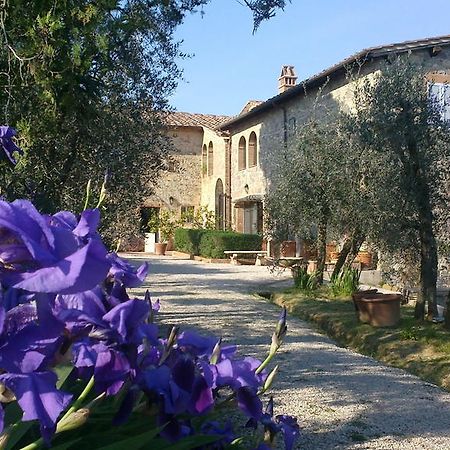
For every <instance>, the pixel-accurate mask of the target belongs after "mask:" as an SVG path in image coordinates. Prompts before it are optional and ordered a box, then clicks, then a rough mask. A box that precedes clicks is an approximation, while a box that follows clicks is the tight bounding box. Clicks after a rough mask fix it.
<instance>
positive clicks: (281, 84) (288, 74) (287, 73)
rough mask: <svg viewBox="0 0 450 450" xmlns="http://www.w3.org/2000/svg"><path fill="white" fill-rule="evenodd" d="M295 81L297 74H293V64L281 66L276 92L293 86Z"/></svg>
mask: <svg viewBox="0 0 450 450" xmlns="http://www.w3.org/2000/svg"><path fill="white" fill-rule="evenodd" d="M296 81H297V76H296V75H295V71H294V66H283V67H282V68H281V75H280V78H278V93H279V94H281V93H282V92H285V91H287V90H288V89H290V88H291V87H294V86H295V83H296Z"/></svg>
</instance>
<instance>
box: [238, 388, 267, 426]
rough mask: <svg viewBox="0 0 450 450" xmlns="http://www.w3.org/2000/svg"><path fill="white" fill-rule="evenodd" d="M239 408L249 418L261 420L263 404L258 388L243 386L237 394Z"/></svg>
mask: <svg viewBox="0 0 450 450" xmlns="http://www.w3.org/2000/svg"><path fill="white" fill-rule="evenodd" d="M236 398H237V402H238V406H239V408H240V409H241V410H242V411H243V412H244V413H245V414H246V415H247V416H249V417H251V418H253V419H255V420H259V419H260V418H261V416H262V407H263V405H262V402H261V399H260V398H259V397H258V394H257V390H256V388H253V387H250V386H243V387H240V388H239V389H238V390H237V394H236Z"/></svg>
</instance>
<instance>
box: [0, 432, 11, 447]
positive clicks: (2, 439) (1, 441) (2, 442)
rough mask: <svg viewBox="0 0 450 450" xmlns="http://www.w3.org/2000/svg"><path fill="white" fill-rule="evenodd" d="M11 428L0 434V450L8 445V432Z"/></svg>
mask: <svg viewBox="0 0 450 450" xmlns="http://www.w3.org/2000/svg"><path fill="white" fill-rule="evenodd" d="M10 429H11V427H8V429H7V430H5V431H4V432H3V433H2V434H0V450H4V449H5V448H6V447H7V445H8V439H9V431H10Z"/></svg>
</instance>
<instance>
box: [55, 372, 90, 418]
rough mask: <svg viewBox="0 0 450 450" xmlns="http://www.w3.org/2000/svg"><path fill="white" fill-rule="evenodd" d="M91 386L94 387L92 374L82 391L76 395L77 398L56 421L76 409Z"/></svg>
mask: <svg viewBox="0 0 450 450" xmlns="http://www.w3.org/2000/svg"><path fill="white" fill-rule="evenodd" d="M93 387H94V376H92V377H91V379H90V380H89V382H88V384H87V385H86V386H85V388H84V389H83V392H82V393H81V394H80V395H79V396H78V398H77V399H76V400H75V401H74V402H73V405H72V406H71V407H70V408H69V409H68V410H67V411H66V413H65V414H64V415H63V416H62V417H61V419H59V421H58V422H60V421H61V420H64V419H66V418H67V417H69V416H70V415H71V414H72V413H73V412H74V411H76V410H77V409H78V408H79V407H80V406H81V405H82V404H83V402H84V400H85V399H86V397H87V395H88V394H89V392H90V391H91V389H92V388H93Z"/></svg>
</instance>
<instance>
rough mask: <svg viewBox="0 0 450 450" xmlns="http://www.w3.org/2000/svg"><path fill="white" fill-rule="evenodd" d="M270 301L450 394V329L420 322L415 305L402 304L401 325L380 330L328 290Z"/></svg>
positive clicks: (345, 343)
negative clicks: (416, 316) (415, 311)
mask: <svg viewBox="0 0 450 450" xmlns="http://www.w3.org/2000/svg"><path fill="white" fill-rule="evenodd" d="M271 301H273V302H274V303H276V304H278V305H280V306H281V305H284V306H286V307H287V309H288V311H289V312H290V313H291V314H293V315H295V316H297V317H300V318H301V319H304V320H307V321H309V322H313V323H314V324H316V326H317V327H318V328H319V330H321V331H323V332H325V333H326V334H327V335H328V336H330V337H332V338H333V339H335V340H336V341H337V342H338V343H339V344H340V345H342V346H344V347H349V348H351V349H353V350H356V351H357V352H359V353H362V354H364V355H368V356H372V357H373V358H375V359H378V360H379V361H382V362H384V363H386V364H388V365H391V366H394V367H399V368H401V369H405V370H407V371H409V372H411V373H413V374H415V375H417V376H419V377H420V378H422V379H423V380H426V381H430V382H431V383H434V384H437V385H438V386H441V387H443V388H444V389H447V390H450V331H448V330H446V329H444V327H443V325H442V324H432V323H429V322H423V323H419V322H417V321H416V320H415V319H414V308H413V307H411V306H408V305H406V306H402V310H401V317H402V318H401V321H400V324H399V325H398V326H396V327H391V328H375V327H372V326H370V325H368V324H363V323H360V322H359V321H358V319H357V317H356V314H355V309H354V307H353V302H352V300H351V299H350V298H349V297H348V298H339V297H333V296H332V295H331V294H330V291H329V290H328V289H327V288H325V287H321V288H319V289H317V290H316V291H314V292H313V293H311V292H308V293H305V292H302V291H300V290H297V289H295V288H290V289H287V290H285V291H283V292H280V293H274V294H272V296H271Z"/></svg>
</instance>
